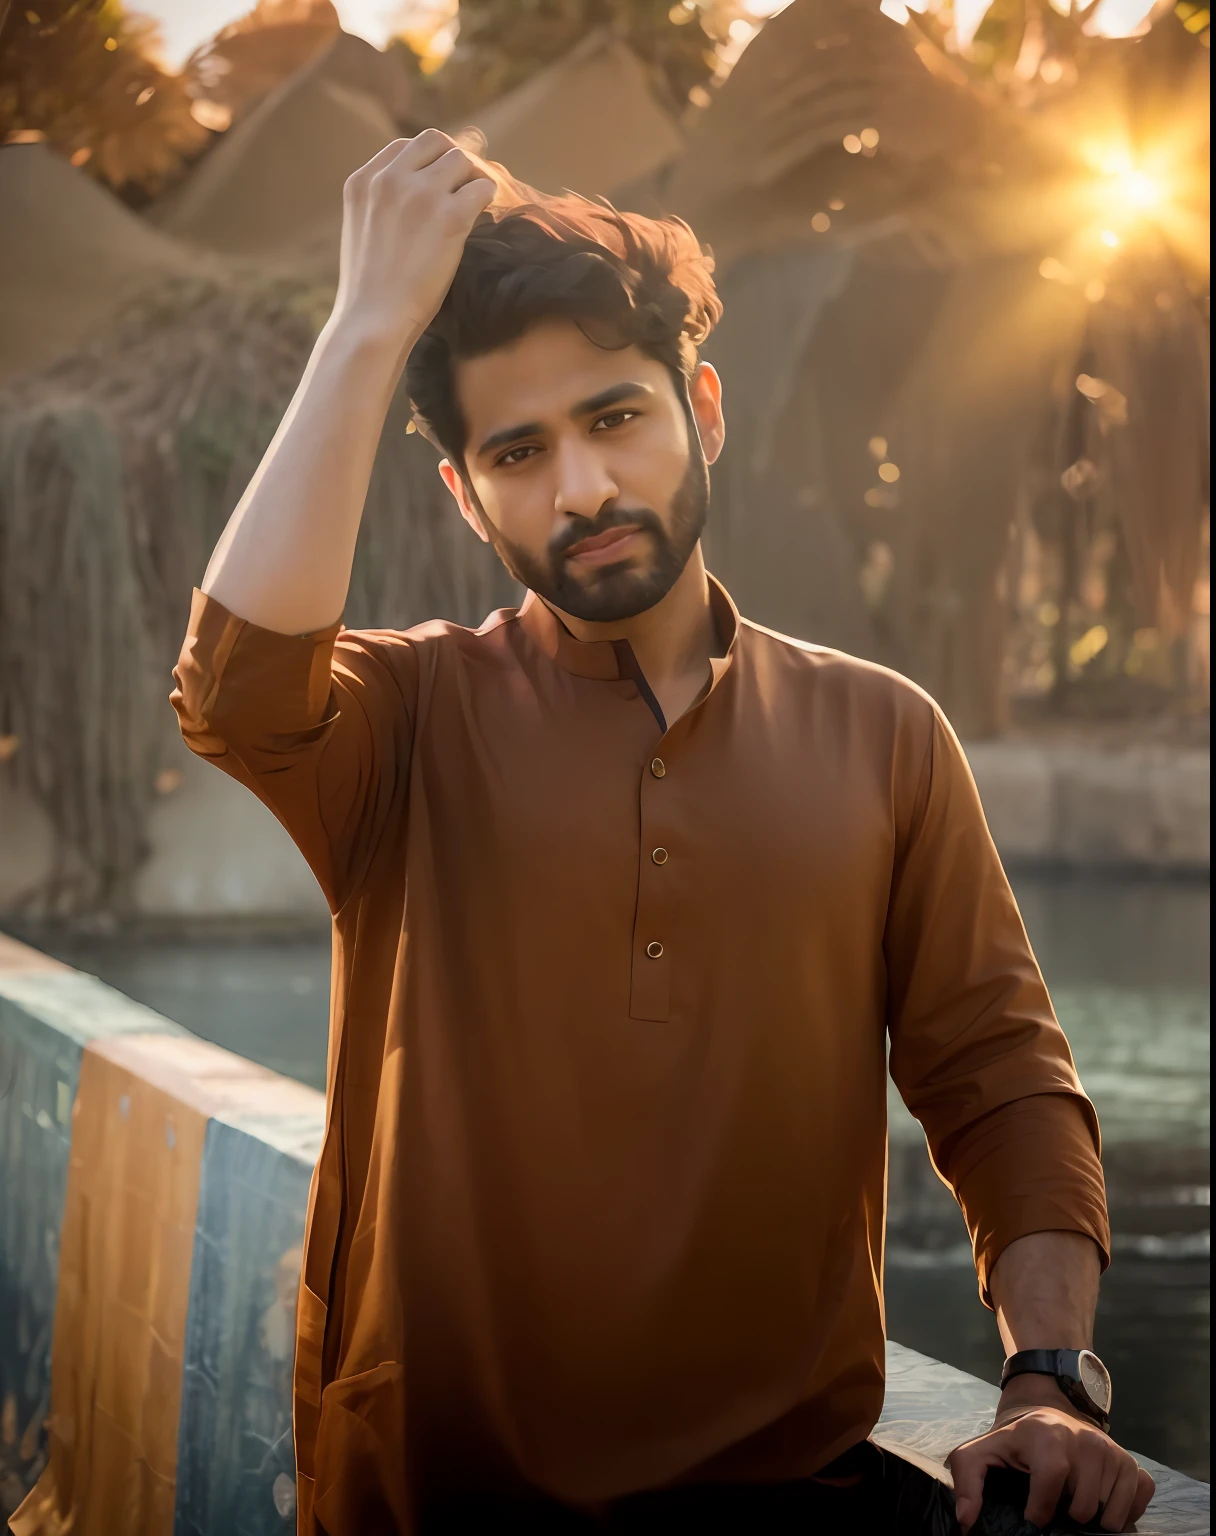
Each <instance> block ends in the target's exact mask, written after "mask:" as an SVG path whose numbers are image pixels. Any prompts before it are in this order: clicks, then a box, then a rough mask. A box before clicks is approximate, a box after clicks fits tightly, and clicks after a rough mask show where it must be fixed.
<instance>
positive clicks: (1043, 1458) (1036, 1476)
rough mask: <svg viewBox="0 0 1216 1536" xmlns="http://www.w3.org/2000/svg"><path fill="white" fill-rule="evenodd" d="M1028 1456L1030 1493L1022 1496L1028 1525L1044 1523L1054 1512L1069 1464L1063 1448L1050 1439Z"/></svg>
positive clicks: (1065, 1480) (1066, 1476)
mask: <svg viewBox="0 0 1216 1536" xmlns="http://www.w3.org/2000/svg"><path fill="white" fill-rule="evenodd" d="M1028 1459H1029V1461H1030V1496H1029V1498H1028V1499H1027V1500H1026V1518H1027V1520H1029V1521H1030V1523H1031V1525H1046V1524H1047V1522H1048V1521H1049V1520H1050V1519H1051V1517H1052V1516H1053V1515H1054V1514H1055V1512H1056V1505H1057V1504H1059V1502H1060V1495H1061V1494H1062V1493H1063V1492H1064V1489H1065V1486H1066V1485H1067V1483H1068V1474H1069V1473H1070V1472H1071V1471H1072V1466H1071V1463H1070V1462H1069V1460H1068V1457H1067V1456H1066V1455H1065V1454H1064V1452H1063V1451H1062V1450H1060V1449H1059V1448H1058V1447H1057V1446H1055V1445H1053V1444H1050V1443H1048V1444H1046V1445H1044V1446H1043V1447H1042V1449H1041V1450H1040V1451H1038V1453H1037V1454H1036V1455H1033V1456H1031V1457H1030V1458H1028Z"/></svg>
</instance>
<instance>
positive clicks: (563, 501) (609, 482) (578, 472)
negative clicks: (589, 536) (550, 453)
mask: <svg viewBox="0 0 1216 1536" xmlns="http://www.w3.org/2000/svg"><path fill="white" fill-rule="evenodd" d="M556 458H557V487H556V490H555V493H554V503H553V510H554V511H555V512H556V513H557V515H558V516H559V517H586V518H593V517H595V516H596V515H597V513H599V511H600V510H601V508H603V507H604V506H605V505H606V504H607V503H608V502H610V501H612V500H614V499H615V498H616V497H617V496H619V495H620V487H619V486H618V485H617V484H616V481H615V479H614V478H613V475H612V472H611V470H610V469H609V467H608V465H607V464H606V463H605V462H604V457H603V455H602V454H600V453H599V452H597V450H596V446H595V445H594V444H592V443H589V442H588V441H587V440H586V438H582V437H580V438H576V439H574V440H573V441H567V442H564V443H561V444H559V445H558V448H557V454H556Z"/></svg>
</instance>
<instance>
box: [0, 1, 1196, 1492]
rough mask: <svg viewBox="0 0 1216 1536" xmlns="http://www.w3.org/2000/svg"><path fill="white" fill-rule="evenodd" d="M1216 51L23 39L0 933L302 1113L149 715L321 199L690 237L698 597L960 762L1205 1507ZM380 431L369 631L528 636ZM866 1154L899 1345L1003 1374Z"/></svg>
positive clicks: (164, 727) (240, 813)
mask: <svg viewBox="0 0 1216 1536" xmlns="http://www.w3.org/2000/svg"><path fill="white" fill-rule="evenodd" d="M1209 38H1210V34H1209V12H1208V9H1207V7H1206V5H1204V4H1201V3H1197V0H1087V3H1079V0H919V3H918V4H915V5H914V4H911V3H905V0H882V4H881V5H879V4H878V3H877V0H793V3H788V4H785V5H782V4H779V3H774V0H680V3H677V4H674V5H672V4H671V3H670V0H460V3H459V4H457V3H456V0H414V3H407V4H404V5H402V4H397V3H394V0H344V3H337V0H335V3H330V0H260V3H259V4H257V5H256V6H255V7H254V8H253V9H252V10H249V9H247V7H246V5H245V4H243V3H241V0H146V3H144V4H142V5H141V6H139V8H138V9H136V8H134V7H132V8H127V7H126V6H125V5H123V4H121V3H119V0H0V144H2V146H3V147H0V927H3V928H4V929H6V930H8V931H9V932H11V933H13V934H15V935H18V936H20V937H23V938H25V939H27V940H28V941H30V942H33V943H35V944H37V945H39V946H41V947H42V948H45V949H47V950H50V951H51V952H52V953H54V954H56V955H58V956H60V957H61V958H63V959H66V960H68V961H69V962H71V963H72V964H76V965H79V966H81V967H82V968H83V969H85V970H88V971H91V972H94V973H95V974H98V975H100V976H101V977H102V978H103V979H105V980H107V981H110V982H111V983H112V984H113V985H115V986H118V987H119V988H121V989H122V990H124V991H126V992H128V993H129V994H130V995H132V996H134V997H136V998H138V999H140V1000H141V1001H144V1002H146V1003H149V1004H150V1005H151V1006H153V1007H155V1008H157V1009H159V1010H160V1011H161V1012H163V1013H165V1014H167V1015H169V1016H170V1017H171V1018H174V1019H176V1020H178V1021H180V1022H182V1023H184V1024H186V1025H187V1026H189V1027H190V1028H191V1029H194V1030H196V1031H197V1032H198V1033H200V1034H202V1035H205V1036H206V1037H208V1038H210V1039H212V1040H215V1041H218V1042H219V1043H220V1044H222V1045H225V1046H227V1047H229V1048H231V1049H233V1050H236V1051H239V1052H241V1053H243V1054H245V1055H247V1056H250V1057H252V1058H254V1059H256V1060H257V1061H259V1062H262V1063H264V1064H266V1065H269V1066H271V1067H274V1068H275V1069H277V1070H278V1071H281V1072H283V1073H286V1074H288V1075H289V1076H292V1077H297V1078H300V1079H302V1080H303V1081H305V1082H308V1083H311V1084H313V1085H314V1086H318V1087H320V1086H323V1084H324V1072H325V1048H326V1045H325V1029H326V1009H327V995H328V970H329V949H328V939H327V935H326V930H325V913H324V908H323V906H322V904H321V902H320V898H319V896H317V894H316V893H315V891H314V890H313V887H312V883H311V879H310V877H309V876H308V873H307V871H306V870H305V869H304V868H303V866H302V864H301V862H300V861H299V859H298V857H297V855H296V854H295V852H294V850H293V849H292V848H291V846H290V844H288V843H287V842H286V840H285V838H284V837H283V835H282V834H281V831H280V829H279V828H278V827H277V824H275V823H274V822H273V820H272V819H271V818H270V817H269V815H268V814H267V813H265V812H263V811H262V810H261V809H260V807H258V806H257V805H256V804H255V803H254V802H253V800H252V798H251V797H247V796H245V795H244V793H243V792H242V791H240V790H239V789H238V788H236V786H234V785H231V784H229V783H227V782H226V781H224V780H223V779H222V777H221V776H220V775H218V774H214V773H211V772H209V771H208V770H207V769H206V768H205V767H202V766H200V765H198V764H196V763H195V762H193V760H191V759H189V757H188V754H186V753H185V752H184V750H183V749H182V747H181V745H180V742H179V741H178V739H177V735H176V726H175V722H174V719H173V716H172V713H171V711H170V710H169V708H168V705H167V702H166V696H167V693H168V688H169V670H170V668H171V666H172V664H173V660H174V658H175V656H176V652H177V648H178V645H179V643H180V640H181V636H182V633H183V630H184V626H185V621H186V615H187V612H188V606H189V595H190V589H191V586H192V585H193V584H194V583H195V582H196V581H197V580H198V579H199V578H200V576H201V573H202V571H203V568H204V566H205V563H206V558H207V555H208V553H209V551H210V549H211V546H212V545H213V543H214V541H215V539H216V537H217V536H218V534H219V531H220V529H221V528H222V526H223V524H224V521H225V520H226V518H227V516H228V514H229V513H230V511H231V510H232V507H233V506H234V505H235V502H236V500H237V498H238V497H239V495H240V493H241V491H242V490H243V488H244V485H245V483H246V481H247V479H248V478H249V476H250V474H251V473H252V471H253V469H254V467H255V466H256V463H257V461H258V459H259V457H260V455H261V453H262V451H263V449H264V447H265V445H266V443H267V442H268V441H269V438H270V436H271V434H272V433H273V431H274V428H275V426H276V425H277V422H278V420H279V417H280V415H281V413H282V411H283V409H284V407H285V405H286V402H287V400H288V398H289V397H290V394H291V392H292V390H293V388H294V386H295V384H296V382H297V380H298V377H299V375H300V373H301V371H302V369H303V366H304V362H305V360H306V358H307V356H308V352H309V350H310V348H311V345H312V343H313V340H314V338H315V336H316V334H317V332H318V330H319V329H320V327H321V325H322V324H323V323H324V320H325V317H326V315H327V313H328V310H329V306H330V304H331V303H332V298H333V293H334V286H335V281H336V268H337V252H338V232H339V223H340V213H341V189H342V183H343V181H344V179H345V177H346V176H347V175H349V174H350V172H351V171H353V170H354V169H355V168H356V167H357V166H358V165H360V164H362V163H363V162H364V161H365V160H367V159H368V158H369V157H370V156H371V155H372V154H374V153H375V152H376V150H378V149H379V148H380V147H381V146H382V145H383V144H384V143H386V142H387V141H388V140H390V139H392V138H394V137H397V136H399V135H401V134H403V133H405V134H411V133H414V132H416V131H418V130H419V129H420V128H422V127H425V126H428V125H437V126H441V127H444V128H446V129H448V130H450V131H459V130H469V131H470V133H471V134H472V135H473V137H472V138H471V140H470V142H473V143H477V144H481V143H482V142H484V145H485V150H486V153H488V155H489V156H490V157H492V158H494V159H497V160H501V161H502V162H504V163H505V164H506V165H507V166H508V168H509V169H510V170H511V171H512V172H513V173H515V174H516V175H517V176H519V177H521V178H522V179H523V180H525V181H527V182H530V183H532V184H533V185H535V186H537V187H539V188H541V189H543V190H546V191H558V190H560V189H562V188H567V187H569V188H572V189H574V190H576V191H579V192H582V193H586V194H589V195H604V196H608V197H610V198H611V199H612V200H613V201H614V202H616V203H617V204H618V205H620V206H624V207H628V208H634V209H638V210H641V211H645V212H660V211H663V212H674V213H678V214H680V215H682V216H683V217H684V218H686V219H687V220H688V221H689V222H690V223H691V224H692V225H693V227H694V228H695V229H696V231H697V233H698V235H699V236H700V237H701V239H702V240H703V241H704V242H706V243H707V244H709V245H710V246H711V247H712V248H713V251H714V253H715V257H716V260H717V274H718V280H719V284H720V288H721V292H722V295H723V298H724V301H725V305H726V312H725V318H724V320H723V322H722V325H721V327H720V329H719V331H718V332H717V333H716V335H715V336H714V337H713V338H712V339H711V342H710V344H709V346H708V348H707V356H708V357H709V358H710V359H711V360H712V361H713V362H714V363H715V364H716V365H717V367H718V369H719V371H720V372H721V373H722V375H723V378H724V382H725V390H726V412H727V422H728V429H729V443H728V447H727V451H726V453H725V455H724V457H723V459H722V461H721V463H720V464H719V465H718V466H717V467H716V468H715V471H714V482H713V505H712V509H711V525H710V532H709V535H708V538H707V550H708V555H709V559H710V563H711V565H712V567H713V569H714V570H715V571H716V572H717V574H719V575H720V576H721V577H722V578H723V579H724V580H725V582H726V583H727V585H728V586H729V588H730V589H731V591H732V593H733V594H734V596H735V597H736V599H737V600H738V602H739V604H740V606H741V607H742V608H743V610H744V611H745V612H746V613H748V614H749V616H751V617H753V618H755V619H757V620H759V621H761V622H763V623H766V624H769V625H771V626H773V627H775V628H778V629H781V630H784V631H786V632H789V633H792V634H795V635H798V636H802V637H805V638H807V639H811V640H815V641H818V642H821V643H825V644H829V645H835V646H839V647H841V648H843V649H845V650H848V651H851V652H853V653H855V654H858V655H862V656H866V657H870V658H873V659H875V660H878V661H881V662H883V663H885V664H888V665H891V666H894V667H896V668H897V669H899V670H900V671H902V672H905V673H907V674H908V675H910V676H912V677H913V678H915V679H916V680H917V681H918V682H920V683H921V684H923V685H924V686H925V687H926V688H928V689H929V690H930V691H931V692H932V693H933V694H934V695H935V696H936V697H937V698H938V699H939V700H940V702H941V703H942V704H943V706H944V707H945V709H946V710H947V712H948V714H949V715H950V717H951V719H952V720H953V722H954V724H955V726H956V728H957V729H958V731H959V733H960V735H961V736H962V737H963V739H964V742H965V744H966V746H967V749H968V752H969V755H970V757H971V760H972V764H973V766H974V768H975V771H976V775H977V779H978V780H979V783H980V788H981V793H982V795H983V798H984V802H985V808H986V810H987V812H988V816H989V820H990V823H991V825H992V827H993V832H994V835H995V836H996V839H997V842H998V845H999V846H1000V847H1001V850H1002V853H1003V854H1004V855H1005V857H1006V860H1007V863H1008V864H1009V866H1010V868H1011V871H1012V874H1013V878H1014V884H1015V888H1016V891H1017V895H1018V898H1019V901H1020V902H1021V905H1022V909H1023V912H1024V915H1025V917H1026V921H1027V925H1028V927H1029V929H1030V931H1031V936H1032V938H1033V939H1034V941H1035V944H1036V947H1037V950H1038V953H1039V955H1040V959H1041V961H1042V964H1043V967H1044V970H1045V972H1046V974H1047V978H1048V981H1049V983H1050V984H1051V986H1052V991H1053V996H1054V998H1055V1001H1056V1004H1057V1007H1058V1009H1059V1012H1060V1015H1061V1018H1062V1020H1063V1022H1064V1024H1065V1027H1066V1029H1067V1030H1068V1032H1069V1035H1070V1039H1071V1040H1072V1043H1073V1047H1074V1050H1075V1052H1076V1055H1077V1058H1078V1064H1079V1066H1080V1069H1081V1073H1082V1077H1083V1080H1084V1081H1085V1084H1086V1087H1087V1088H1088V1090H1089V1091H1090V1093H1091V1095H1092V1096H1093V1098H1094V1100H1095V1102H1096V1103H1097V1106H1098V1110H1099V1114H1100V1116H1101V1118H1102V1122H1103V1127H1104V1133H1105V1162H1106V1168H1107V1177H1108V1182H1109V1187H1110V1196H1111V1202H1112V1213H1113V1221H1114V1245H1115V1264H1114V1266H1113V1268H1112V1270H1111V1273H1110V1276H1109V1277H1108V1280H1107V1282H1106V1285H1105V1288H1104V1291H1103V1300H1102V1314H1101V1318H1100V1328H1099V1337H1098V1341H1097V1343H1098V1348H1099V1350H1100V1351H1101V1352H1102V1353H1103V1355H1104V1356H1105V1358H1106V1359H1107V1361H1108V1363H1109V1364H1110V1365H1111V1368H1112V1371H1113V1374H1114V1379H1115V1393H1116V1396H1115V1404H1114V1409H1115V1411H1114V1418H1115V1428H1116V1432H1117V1433H1119V1434H1120V1435H1121V1436H1122V1437H1123V1438H1124V1440H1125V1441H1126V1442H1127V1443H1130V1444H1131V1445H1132V1446H1133V1447H1134V1448H1136V1449H1138V1450H1141V1451H1144V1452H1146V1453H1148V1454H1151V1455H1153V1456H1155V1457H1157V1458H1159V1459H1160V1460H1163V1461H1165V1462H1168V1463H1170V1464H1172V1465H1174V1466H1177V1467H1180V1468H1182V1469H1183V1470H1185V1471H1187V1472H1190V1473H1191V1474H1192V1475H1195V1476H1199V1477H1203V1478H1207V1476H1208V1465H1209V1461H1208V1338H1209V1333H1208V1326H1209V1302H1208V1260H1209V1193H1208V1145H1209V1092H1208V1060H1209V1056H1208V1051H1209V1046H1208V1025H1209V1016H1210V1002H1209V982H1208V959H1207V953H1208V951H1207V945H1208V926H1209V911H1208V908H1209V897H1208V887H1207V877H1208V868H1209V851H1208V815H1209V811H1208V806H1209V792H1208V765H1209V704H1210V672H1209V565H1208V559H1209V532H1208V529H1209V522H1208V507H1209V491H1208V483H1209V482H1208V469H1207V465H1208V413H1209V400H1208V394H1209V386H1208V378H1209V374H1208V338H1209V270H1208V228H1209V211H1208V162H1209V101H1208V97H1209V58H1210V54H1209ZM407 425H408V411H407V410H406V409H405V405H404V402H403V400H401V399H398V400H397V401H396V402H395V403H394V406H393V408H392V411H391V412H390V417H389V421H388V424H387V426H386V429H385V433H384V436H383V439H382V443H381V447H380V453H379V457H378V461H377V465H376V471H375V475H374V479H373V484H372V488H371V492H370V495H369V498H368V505H367V513H366V517H365V522H364V527H363V531H362V534H361V538H360V544H359V550H358V555H357V558H356V567H355V575H354V581H353V585H352V591H351V599H350V604H349V607H348V610H347V614H346V619H347V622H348V623H349V624H365V623H373V624H377V625H392V626H404V625H408V624H410V623H414V622H417V621H419V620H422V619H425V618H430V617H435V616H444V617H450V618H454V619H457V620H461V621H463V622H469V623H477V622H479V621H480V620H481V619H482V617H483V616H484V615H485V613H486V612H487V611H489V610H490V609H491V608H493V607H496V606H499V605H502V604H504V603H510V602H512V601H513V599H514V597H515V593H514V592H513V590H512V586H511V583H510V582H509V580H508V579H507V578H506V576H505V574H504V573H503V572H502V570H501V568H500V567H498V565H497V563H496V561H495V560H494V558H493V556H492V555H489V554H488V553H487V552H486V551H485V549H484V548H483V546H481V545H480V544H479V543H478V542H477V541H475V540H474V539H473V538H472V537H471V536H469V535H468V534H467V532H466V530H465V529H464V528H463V526H462V525H461V524H460V522H459V519H458V518H457V517H456V516H455V515H453V513H452V512H451V511H450V510H449V508H448V506H447V505H446V504H445V501H446V493H445V492H444V491H443V489H442V486H441V484H440V482H439V479H438V476H437V474H436V473H435V455H434V453H433V451H432V450H431V448H430V447H429V446H428V445H427V444H426V443H425V442H424V441H423V440H422V439H421V438H420V437H419V436H418V435H417V434H412V433H410V432H408V431H407ZM213 780H214V781H215V782H212V781H213ZM892 1138H893V1141H892V1155H891V1179H890V1191H891V1229H890V1246H889V1251H888V1268H887V1301H888V1310H889V1319H888V1321H889V1331H890V1333H891V1336H892V1337H893V1338H896V1339H898V1340H900V1341H901V1342H903V1343H906V1344H909V1345H912V1346H914V1347H916V1348H919V1349H922V1350H924V1351H926V1352H927V1353H930V1354H933V1355H936V1356H939V1357H941V1358H944V1359H947V1360H949V1361H951V1362H952V1363H955V1364H958V1365H961V1366H963V1367H965V1368H966V1369H969V1370H972V1371H974V1372H975V1373H976V1374H979V1375H982V1376H985V1377H988V1378H989V1379H995V1377H996V1375H997V1373H998V1372H999V1367H1000V1347H999V1343H998V1341H997V1337H996V1330H995V1327H994V1325H993V1322H992V1319H991V1317H990V1315H989V1314H987V1313H986V1312H985V1311H984V1310H983V1309H982V1307H981V1306H980V1304H979V1302H978V1300H977V1299H976V1296H975V1281H974V1274H973V1272H972V1270H971V1267H970V1255H969V1251H968V1249H967V1245H966V1237H965V1232H964V1229H963V1226H962V1222H961V1218H960V1217H959V1214H958V1211H957V1209H956V1207H955V1206H954V1204H953V1201H952V1200H951V1198H950V1197H949V1195H948V1194H947V1193H946V1191H945V1190H944V1189H943V1188H942V1186H941V1185H940V1184H939V1183H938V1182H937V1180H936V1178H935V1176H934V1175H933V1172H932V1170H931V1168H930V1167H929V1164H928V1161H927V1158H926V1156H925V1152H924V1146H923V1141H922V1139H921V1138H920V1135H919V1131H918V1129H917V1127H916V1126H915V1125H914V1124H913V1123H912V1122H910V1121H909V1120H908V1117H907V1116H906V1113H905V1112H904V1111H903V1110H902V1106H900V1105H899V1104H898V1103H897V1102H896V1103H893V1105H892ZM9 1418H10V1415H9V1413H8V1409H7V1406H6V1405H5V1406H0V1496H2V1495H3V1483H4V1479H5V1478H8V1479H10V1480H13V1481H14V1485H16V1484H20V1483H21V1482H22V1481H23V1479H24V1477H25V1472H26V1471H27V1470H28V1469H27V1468H23V1465H22V1462H21V1456H22V1454H23V1452H22V1447H21V1445H20V1444H19V1443H18V1437H17V1436H16V1434H15V1432H11V1426H10V1424H9Z"/></svg>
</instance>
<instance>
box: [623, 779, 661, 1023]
mask: <svg viewBox="0 0 1216 1536" xmlns="http://www.w3.org/2000/svg"><path fill="white" fill-rule="evenodd" d="M667 773H668V768H667V764H666V763H665V762H664V760H663V759H662V758H661V757H658V756H656V757H652V758H651V760H650V762H649V763H648V764H647V765H646V768H645V769H644V770H643V773H642V780H641V785H640V795H639V820H640V826H639V838H640V842H639V846H638V904H637V916H636V918H635V922H634V932H633V972H632V976H631V978H630V988H629V1014H630V1017H631V1018H634V1019H649V1020H654V1021H656V1022H661V1021H662V1020H664V1019H666V1018H667V1017H668V1014H669V1011H670V1003H671V954H670V936H669V923H670V917H671V914H670V912H669V910H668V901H669V897H668V891H669V889H670V876H669V875H668V874H666V872H665V871H664V869H663V866H664V865H665V864H666V863H667V862H668V860H669V859H670V857H671V854H670V852H669V850H668V848H667V846H666V844H665V842H664V841H663V840H662V831H663V828H664V824H665V823H666V821H667V817H666V815H665V806H666V804H669V803H670V801H669V796H670V794H671V789H670V786H668V785H666V784H661V783H657V782H656V780H664V779H666V777H667Z"/></svg>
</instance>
